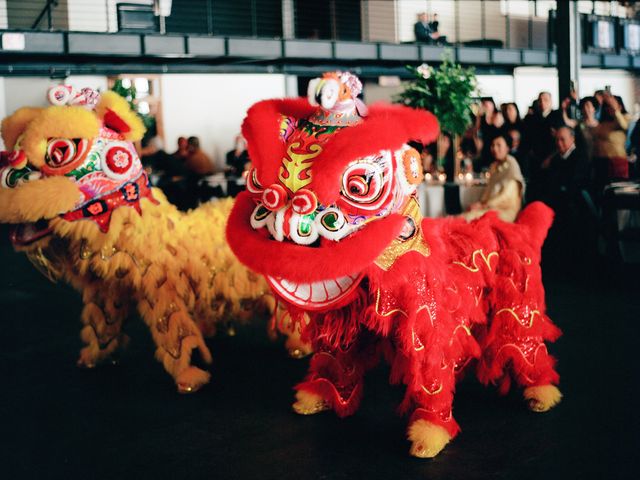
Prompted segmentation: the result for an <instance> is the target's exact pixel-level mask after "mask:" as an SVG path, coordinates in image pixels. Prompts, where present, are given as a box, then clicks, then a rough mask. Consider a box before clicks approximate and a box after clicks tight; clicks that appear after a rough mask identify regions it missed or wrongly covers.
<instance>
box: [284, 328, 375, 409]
mask: <svg viewBox="0 0 640 480" xmlns="http://www.w3.org/2000/svg"><path fill="white" fill-rule="evenodd" d="M314 350H315V351H316V352H318V353H316V354H314V355H313V357H312V358H311V363H310V367H309V373H308V374H307V378H306V379H305V381H304V382H302V383H300V384H298V385H296V387H295V389H296V390H297V392H296V402H295V403H294V404H293V409H294V411H295V412H296V413H299V414H301V415H311V414H314V413H318V412H321V411H324V410H329V409H332V410H334V411H335V412H336V414H337V415H338V416H339V417H346V416H349V415H352V414H353V413H355V411H356V410H357V409H358V407H359V406H360V401H361V400H362V392H363V378H364V374H365V373H366V372H367V371H368V370H369V369H371V368H372V367H373V366H375V365H376V364H377V363H378V359H379V353H378V347H377V345H376V343H374V342H372V341H370V340H369V339H363V338H359V339H358V340H356V341H355V342H354V343H352V344H351V345H350V346H348V347H346V348H344V349H342V348H335V349H333V348H329V347H328V346H327V345H314Z"/></svg>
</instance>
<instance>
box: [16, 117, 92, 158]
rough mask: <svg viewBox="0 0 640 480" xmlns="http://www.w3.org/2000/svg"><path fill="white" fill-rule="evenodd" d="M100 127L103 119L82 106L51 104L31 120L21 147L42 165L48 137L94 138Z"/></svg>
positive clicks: (28, 156) (29, 156)
mask: <svg viewBox="0 0 640 480" xmlns="http://www.w3.org/2000/svg"><path fill="white" fill-rule="evenodd" d="M99 131H100V122H99V121H98V119H97V118H96V116H95V115H94V114H93V113H92V112H90V111H88V110H85V109H84V108H82V107H49V108H46V109H45V110H44V111H43V112H42V113H41V114H40V115H38V116H37V117H36V118H35V119H34V120H33V121H32V122H31V123H29V125H28V126H27V128H26V130H25V133H24V137H23V138H22V142H21V148H22V150H24V151H25V153H26V154H27V158H28V159H29V163H31V164H32V165H33V166H35V167H36V168H40V167H42V165H44V155H45V152H46V149H47V141H48V139H50V138H58V137H60V138H94V137H96V136H97V135H98V132H99Z"/></svg>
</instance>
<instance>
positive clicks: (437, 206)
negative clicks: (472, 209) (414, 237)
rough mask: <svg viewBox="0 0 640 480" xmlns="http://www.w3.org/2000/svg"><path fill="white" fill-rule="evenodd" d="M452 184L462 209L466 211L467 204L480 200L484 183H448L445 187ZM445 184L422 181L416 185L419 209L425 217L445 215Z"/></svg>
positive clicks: (449, 186)
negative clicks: (455, 188) (455, 187)
mask: <svg viewBox="0 0 640 480" xmlns="http://www.w3.org/2000/svg"><path fill="white" fill-rule="evenodd" d="M454 185H456V186H457V187H458V192H459V195H460V205H461V206H462V211H463V212H464V211H466V210H467V209H468V208H469V206H470V205H471V204H472V203H474V202H477V201H478V200H480V197H481V196H482V192H483V191H484V187H485V186H484V185H481V184H469V185H465V184H448V185H447V188H451V187H453V186H454ZM444 189H445V186H444V185H443V184H439V183H422V184H420V186H419V187H418V201H419V202H420V210H421V211H422V215H423V216H425V217H444V216H445V215H447V209H446V205H445V201H444Z"/></svg>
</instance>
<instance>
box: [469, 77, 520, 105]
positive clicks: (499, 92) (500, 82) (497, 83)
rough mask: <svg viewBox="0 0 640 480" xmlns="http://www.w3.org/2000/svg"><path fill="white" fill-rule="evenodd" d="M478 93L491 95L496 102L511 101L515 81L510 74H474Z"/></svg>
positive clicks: (513, 94) (483, 95)
mask: <svg viewBox="0 0 640 480" xmlns="http://www.w3.org/2000/svg"><path fill="white" fill-rule="evenodd" d="M476 78H477V79H478V94H479V95H480V96H482V97H493V99H494V100H495V102H496V104H497V105H498V106H500V104H501V103H505V102H513V98H514V96H515V93H514V92H515V82H514V80H513V76H511V75H476Z"/></svg>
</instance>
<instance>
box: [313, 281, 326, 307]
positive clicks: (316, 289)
mask: <svg viewBox="0 0 640 480" xmlns="http://www.w3.org/2000/svg"><path fill="white" fill-rule="evenodd" d="M326 299H327V292H326V291H325V289H324V282H314V283H312V284H311V301H312V302H324V301H325V300H326Z"/></svg>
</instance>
